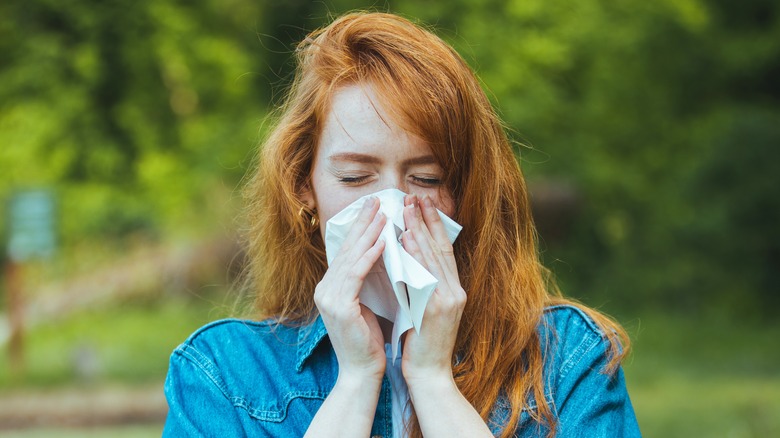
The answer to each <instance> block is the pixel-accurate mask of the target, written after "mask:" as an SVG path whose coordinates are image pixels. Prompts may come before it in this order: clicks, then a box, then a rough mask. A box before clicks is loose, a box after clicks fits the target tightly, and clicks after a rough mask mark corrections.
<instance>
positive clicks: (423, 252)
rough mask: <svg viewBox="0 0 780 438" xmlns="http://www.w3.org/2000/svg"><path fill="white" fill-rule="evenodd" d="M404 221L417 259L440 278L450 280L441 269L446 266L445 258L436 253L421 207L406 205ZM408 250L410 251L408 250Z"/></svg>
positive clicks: (408, 240) (407, 239)
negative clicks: (422, 216) (421, 213)
mask: <svg viewBox="0 0 780 438" xmlns="http://www.w3.org/2000/svg"><path fill="white" fill-rule="evenodd" d="M404 221H405V222H406V227H407V230H406V232H405V234H407V236H406V241H407V242H409V244H410V245H411V246H410V248H411V249H412V250H413V251H414V252H415V254H416V256H415V259H417V261H419V262H420V263H421V264H422V265H423V266H425V268H426V269H428V270H429V271H430V272H431V274H433V276H434V277H436V278H437V279H438V280H440V281H449V279H448V277H447V276H446V275H445V274H444V272H443V270H442V269H441V266H444V265H443V263H442V262H443V259H440V258H439V257H437V256H436V254H435V252H436V251H435V248H434V246H432V245H431V242H432V241H433V238H432V237H431V236H430V233H428V230H427V229H426V227H425V224H424V223H423V221H422V218H421V216H420V212H419V209H418V208H416V206H414V205H409V206H406V207H404ZM407 252H409V251H408V250H407ZM410 254H411V253H410Z"/></svg>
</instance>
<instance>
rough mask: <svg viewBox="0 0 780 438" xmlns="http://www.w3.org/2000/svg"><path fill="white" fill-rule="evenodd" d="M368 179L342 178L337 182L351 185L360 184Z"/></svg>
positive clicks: (356, 177) (366, 177)
mask: <svg viewBox="0 0 780 438" xmlns="http://www.w3.org/2000/svg"><path fill="white" fill-rule="evenodd" d="M367 179H368V175H366V176H342V177H340V178H339V182H341V183H344V184H347V185H352V184H360V183H362V182H364V181H365V180H367Z"/></svg>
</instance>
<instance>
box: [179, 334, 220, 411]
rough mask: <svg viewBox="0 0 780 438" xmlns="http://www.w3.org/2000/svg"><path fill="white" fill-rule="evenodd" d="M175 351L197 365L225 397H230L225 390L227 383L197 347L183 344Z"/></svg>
mask: <svg viewBox="0 0 780 438" xmlns="http://www.w3.org/2000/svg"><path fill="white" fill-rule="evenodd" d="M175 353H178V354H179V355H181V356H183V357H185V358H186V359H188V360H189V361H190V362H191V363H192V364H194V365H195V366H196V367H198V368H199V369H200V370H201V371H203V373H204V374H205V375H206V377H208V379H209V380H211V382H212V383H213V384H214V386H216V387H217V388H218V389H219V390H220V392H222V394H223V395H224V396H225V398H227V399H230V395H228V392H227V385H226V384H225V382H224V381H223V380H222V379H221V378H220V377H219V370H218V369H217V366H216V365H214V363H213V362H211V361H210V360H209V359H208V358H207V357H206V356H205V355H203V354H202V353H201V352H200V351H198V349H197V348H195V347H193V346H192V345H189V344H185V345H182V346H180V347H179V348H177V349H176V350H175Z"/></svg>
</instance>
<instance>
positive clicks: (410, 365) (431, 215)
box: [164, 13, 639, 437]
mask: <svg viewBox="0 0 780 438" xmlns="http://www.w3.org/2000/svg"><path fill="white" fill-rule="evenodd" d="M297 55H298V62H299V64H298V70H297V75H296V78H295V82H294V84H293V87H292V89H291V90H290V92H289V95H288V98H287V100H286V103H285V105H284V107H283V108H282V111H281V115H280V119H279V121H278V123H277V125H276V127H275V128H274V129H273V130H272V132H271V134H270V136H269V138H268V139H267V140H266V141H265V142H264V145H263V148H262V153H261V157H260V162H259V166H258V168H257V170H256V172H255V175H254V178H253V179H252V181H251V183H250V184H249V185H248V188H247V194H248V199H249V224H250V228H249V230H248V236H249V239H248V252H249V257H250V268H249V272H250V280H251V285H252V287H253V290H254V292H255V294H256V301H255V304H256V309H257V313H258V314H259V316H260V318H258V319H259V320H262V322H252V321H241V320H226V321H219V322H216V323H213V324H210V325H208V326H206V327H204V328H202V329H201V330H199V331H198V332H196V333H195V334H194V335H193V336H191V337H190V339H188V340H187V341H186V342H185V343H184V344H182V345H181V346H180V347H179V348H177V350H176V351H175V352H174V354H173V355H172V358H171V365H170V370H169V374H168V379H167V381H166V396H167V398H168V403H169V406H170V411H169V415H168V420H167V423H166V427H165V433H164V434H165V435H170V436H174V435H196V436H198V435H202V436H218V435H219V434H223V435H224V436H303V435H304V434H305V435H306V436H360V437H364V436H369V435H379V436H407V435H408V436H421V435H424V436H426V437H434V436H446V437H452V436H468V437H476V436H491V435H493V434H495V435H500V436H505V437H506V436H553V435H559V436H638V435H639V431H638V428H637V425H636V419H635V417H634V413H633V409H632V407H631V403H630V401H629V398H628V394H627V392H626V389H625V383H624V380H623V374H622V371H621V369H620V366H619V364H620V360H621V358H622V356H623V355H624V354H625V352H626V350H627V348H628V340H627V338H626V336H625V334H624V331H623V330H622V329H621V328H620V327H619V326H617V325H616V324H614V323H613V322H611V321H610V320H609V319H607V318H606V317H604V316H602V315H600V314H598V313H597V312H595V311H593V310H590V309H587V308H585V307H583V306H580V305H576V304H573V303H570V302H568V301H567V300H565V299H563V298H562V297H560V296H559V295H558V294H557V293H556V292H555V291H554V289H552V288H551V287H550V286H549V285H548V284H547V283H546V281H545V270H544V268H543V267H542V266H541V265H540V263H539V259H538V255H537V250H536V245H535V231H534V226H533V223H532V219H531V214H530V208H529V204H528V198H527V193H526V188H525V183H524V180H523V177H522V175H521V173H520V169H519V167H518V165H517V162H516V161H515V158H514V155H513V153H512V149H511V147H510V144H509V142H508V140H507V137H506V134H505V132H504V129H503V127H502V125H501V122H500V121H499V120H498V118H497V116H496V114H495V112H494V111H493V109H492V108H491V106H490V104H489V102H488V100H487V98H486V97H485V94H484V93H483V91H482V90H481V88H480V86H479V83H478V81H477V79H476V78H475V76H474V74H473V73H472V71H471V70H470V69H469V68H468V66H467V65H466V64H465V62H464V61H463V60H462V59H461V58H460V57H459V56H458V55H457V54H456V53H455V52H454V51H453V50H452V49H451V48H450V47H449V46H448V45H446V44H445V43H444V42H442V41H441V40H440V39H439V38H437V37H436V36H434V35H433V34H431V33H429V32H428V31H426V30H424V29H421V28H420V27H418V26H416V25H414V24H412V23H410V22H408V21H406V20H404V19H402V18H399V17H396V16H393V15H389V14H379V13H368V14H364V13H355V14H349V15H346V16H343V17H341V18H339V19H337V20H336V21H334V22H333V23H332V24H330V25H329V26H327V27H326V28H324V29H321V30H319V31H316V32H314V33H312V34H311V35H310V36H309V37H308V38H306V40H305V41H304V42H302V43H301V44H300V46H299V48H298V51H297ZM387 188H396V189H399V190H401V191H403V192H405V193H407V194H408V195H407V196H406V197H405V199H404V204H405V205H406V206H405V207H404V210H403V217H404V220H405V223H406V227H407V229H406V230H404V232H403V234H402V238H401V243H402V245H403V247H404V249H405V250H406V251H408V252H409V253H410V254H411V255H412V256H413V257H414V258H415V259H416V260H417V261H418V262H420V264H422V265H423V266H424V267H425V268H426V269H427V270H428V271H430V273H432V274H433V275H434V276H435V277H436V279H437V280H438V287H437V288H436V290H435V291H434V292H433V294H432V295H431V298H430V300H429V302H428V305H427V307H426V308H425V313H424V317H423V325H422V327H421V328H420V330H419V332H418V331H415V330H410V331H408V332H407V333H406V335H405V338H404V340H403V346H402V356H401V359H400V364H399V362H393V361H392V360H391V359H388V354H387V353H388V351H387V349H386V344H387V343H388V342H389V337H388V336H389V335H388V333H389V329H390V327H391V324H390V323H389V322H388V321H386V320H384V319H383V318H379V317H377V316H375V315H374V314H373V312H371V311H370V310H368V309H367V308H366V307H365V306H363V305H361V303H360V301H359V296H358V295H359V291H360V289H361V287H362V284H363V280H364V279H365V278H366V275H367V274H368V273H369V271H370V270H371V268H372V266H373V265H374V264H375V263H376V262H377V260H379V256H380V254H381V253H382V250H383V248H384V245H385V244H386V243H385V242H384V241H383V240H382V239H379V234H380V231H381V229H382V227H383V226H384V224H385V221H386V218H385V217H384V215H383V214H381V213H378V210H379V202H378V201H377V200H376V199H375V198H371V197H368V198H367V200H366V201H365V202H364V205H363V208H362V210H361V212H360V215H359V216H358V219H357V221H356V222H355V224H354V225H353V226H352V228H351V230H350V232H349V235H348V236H347V237H346V239H345V241H344V244H343V246H342V247H341V250H340V252H339V253H338V255H337V256H336V257H335V259H334V260H333V261H332V263H331V264H330V265H328V264H327V263H326V258H325V245H324V243H323V236H324V233H325V223H326V222H327V221H328V220H329V219H330V218H332V217H333V216H334V215H335V214H336V213H338V212H339V211H341V210H342V209H343V208H344V207H346V206H348V205H349V204H351V203H352V202H353V201H355V200H357V199H358V198H361V197H363V196H365V195H369V194H371V193H374V192H379V191H381V190H383V189H387ZM437 209H438V210H440V211H441V212H442V213H444V214H445V215H447V216H450V217H451V218H453V219H454V220H455V221H457V222H458V223H460V224H461V225H462V226H463V229H462V231H461V233H460V235H459V237H458V238H457V240H456V241H455V243H454V245H451V244H450V242H449V240H448V239H447V235H446V232H445V230H444V226H443V225H442V222H441V220H440V218H439V216H438V214H437V212H436V210H437ZM551 289H552V290H551Z"/></svg>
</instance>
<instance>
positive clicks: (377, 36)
mask: <svg viewBox="0 0 780 438" xmlns="http://www.w3.org/2000/svg"><path fill="white" fill-rule="evenodd" d="M296 59H297V62H298V64H297V67H298V68H297V71H296V76H295V79H294V82H293V84H292V87H291V89H290V90H289V92H288V94H287V98H286V100H285V102H284V104H283V106H282V107H281V108H279V110H278V113H277V120H276V122H275V125H274V127H273V128H272V130H271V131H270V134H269V135H268V137H267V138H266V140H265V141H264V142H263V144H262V147H261V149H260V153H259V160H258V163H257V167H256V169H255V171H254V173H253V175H252V177H251V179H250V181H249V183H248V184H247V186H246V192H245V195H246V197H247V205H248V210H247V214H248V217H247V219H248V223H247V224H248V225H247V226H248V228H247V236H246V238H247V242H248V248H247V252H248V258H249V260H248V280H249V284H250V285H251V288H252V290H251V291H250V292H251V293H252V295H253V297H254V306H255V309H256V312H257V315H256V316H257V317H260V318H267V317H273V318H276V319H277V320H279V321H280V322H281V323H284V324H300V323H304V322H306V321H309V320H310V319H311V318H313V317H314V316H315V315H316V309H315V305H314V300H313V292H314V288H315V286H316V285H317V283H319V281H320V280H321V279H322V277H323V275H324V274H325V271H326V269H327V264H326V260H325V247H324V243H323V241H322V237H321V235H320V232H319V229H317V230H313V229H312V227H311V226H310V225H309V224H308V222H307V219H306V217H305V215H303V216H302V215H301V214H300V212H301V209H302V208H303V207H304V204H303V202H302V201H301V197H300V195H301V193H302V192H303V190H305V188H306V187H307V186H308V184H309V178H310V175H311V169H312V163H313V159H314V156H315V152H316V148H317V144H318V140H319V136H320V133H321V130H322V125H323V123H324V120H325V116H326V113H327V111H328V110H329V106H330V99H331V97H332V96H333V94H334V92H335V91H336V90H338V89H339V87H342V86H344V85H347V84H355V83H367V84H371V85H372V86H373V87H374V89H375V90H376V92H377V94H378V95H379V96H380V97H379V98H380V99H381V101H382V105H383V107H384V108H387V109H388V110H389V111H390V113H391V114H392V116H393V117H394V120H395V121H396V122H397V123H399V125H401V126H402V127H403V128H404V129H406V130H407V131H408V132H410V133H412V134H414V135H416V136H418V137H420V138H422V139H423V140H425V141H426V142H427V143H428V144H429V145H430V147H431V149H432V151H433V154H434V155H435V157H436V158H437V160H438V161H439V163H440V165H441V167H442V168H443V169H444V172H445V176H444V181H445V184H446V187H447V188H448V189H449V190H450V192H451V194H452V197H453V199H454V201H455V208H456V212H455V214H454V219H455V220H456V221H457V222H459V223H460V224H462V225H463V231H462V232H461V234H460V236H459V237H458V239H457V241H456V242H455V245H454V246H455V248H454V250H455V255H456V259H457V264H458V269H459V272H460V281H461V284H462V286H463V288H464V289H465V290H466V293H467V296H468V299H467V303H466V307H465V310H464V314H463V317H462V319H461V326H460V328H459V332H458V338H457V343H456V348H455V354H456V355H457V358H458V360H457V361H456V360H455V357H453V364H454V365H453V366H454V369H453V373H454V376H455V381H456V383H457V385H458V388H459V389H460V391H461V392H462V393H463V395H464V396H465V397H466V399H468V400H469V401H470V402H471V403H472V405H473V406H474V407H475V408H476V410H477V411H478V412H479V413H480V415H481V416H482V417H483V418H484V419H485V420H487V419H488V418H489V415H490V413H491V411H492V409H493V408H494V406H495V403H496V402H497V401H498V399H499V397H505V403H508V405H509V408H510V416H509V418H508V420H507V422H506V423H505V424H504V425H503V427H504V428H503V433H502V435H501V436H510V435H512V433H513V431H514V430H515V428H516V427H517V425H518V424H519V419H520V413H521V412H522V410H523V408H526V407H528V406H527V404H528V400H529V396H530V395H533V396H534V399H535V400H536V402H537V403H536V404H537V410H536V411H531V412H533V413H532V416H533V417H534V420H535V421H537V422H538V423H539V424H540V425H542V424H545V425H547V426H548V427H549V430H550V434H552V433H553V432H554V429H555V424H556V420H555V415H554V413H553V408H552V407H551V406H550V405H549V404H548V403H547V401H546V400H545V397H544V381H543V356H544V354H545V352H544V345H542V343H541V342H542V341H541V340H540V336H539V332H538V328H539V325H540V323H541V322H542V313H543V311H544V308H545V307H546V306H549V305H553V304H560V303H570V301H569V300H566V299H564V298H563V297H562V296H561V295H560V294H559V293H558V291H557V289H556V288H555V287H554V285H553V284H552V282H551V281H549V279H548V273H547V271H546V270H545V268H544V267H543V266H542V265H541V264H540V261H539V256H538V253H537V245H536V231H535V228H534V225H533V219H532V217H531V210H530V205H529V199H528V193H527V189H526V184H525V180H524V179H523V176H522V174H521V171H520V167H519V165H518V163H517V161H516V159H515V156H514V153H513V151H512V147H511V144H510V142H509V140H508V138H507V134H506V131H505V128H504V126H503V125H502V123H501V121H500V120H499V118H498V116H497V115H496V113H495V111H494V110H493V108H492V106H491V105H490V102H489V101H488V99H487V97H486V95H485V93H484V92H483V90H482V88H481V86H480V83H479V81H478V79H477V78H476V76H475V75H474V73H473V72H472V70H471V69H470V68H469V67H468V65H467V64H466V63H465V62H464V60H463V59H462V58H461V57H460V56H459V55H458V54H457V53H456V52H455V51H454V50H453V49H452V48H451V47H450V46H449V45H447V44H446V43H445V42H443V41H442V40H441V39H440V38H438V37H437V36H436V35H434V34H433V33H432V32H430V31H428V30H426V29H424V28H422V27H420V26H419V25H416V24H414V23H412V22H410V21H408V20H406V19H404V18H400V17H398V16H395V15H391V14H385V13H351V14H348V15H345V16H342V17H340V18H338V19H336V20H335V21H333V22H332V23H331V24H330V25H328V26H327V27H324V28H322V29H319V30H317V31H314V32H312V33H311V34H310V35H309V36H308V37H307V38H306V39H305V40H304V41H303V42H301V43H300V44H299V46H298V48H297V50H296ZM575 305H577V304H575ZM580 307H581V308H582V309H583V310H584V311H585V312H586V313H588V314H589V315H590V316H591V317H592V318H593V320H594V321H595V322H596V323H597V324H598V325H599V326H600V327H601V328H602V330H603V333H605V336H606V337H607V338H608V340H609V345H610V346H611V348H610V364H609V365H608V370H605V372H612V371H614V370H615V369H616V368H617V366H618V365H619V363H620V360H621V358H622V356H623V355H624V354H625V353H626V351H627V349H628V338H627V336H626V335H625V332H624V331H623V330H622V328H621V327H620V326H619V325H617V324H616V323H614V322H612V321H611V320H610V319H608V318H607V317H605V316H603V315H601V314H600V313H598V312H596V311H593V310H590V309H588V308H586V307H584V306H580ZM496 352H500V353H496ZM410 427H411V434H412V436H421V433H420V429H419V424H418V422H417V419H416V417H414V416H413V417H412V422H411V425H410Z"/></svg>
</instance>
